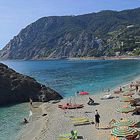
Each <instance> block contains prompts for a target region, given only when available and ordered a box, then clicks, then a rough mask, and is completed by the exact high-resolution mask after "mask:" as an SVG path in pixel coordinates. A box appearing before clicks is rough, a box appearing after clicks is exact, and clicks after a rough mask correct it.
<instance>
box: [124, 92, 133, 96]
mask: <svg viewBox="0 0 140 140" xmlns="http://www.w3.org/2000/svg"><path fill="white" fill-rule="evenodd" d="M134 94H135V93H133V92H126V93H124V94H123V96H132V95H134Z"/></svg>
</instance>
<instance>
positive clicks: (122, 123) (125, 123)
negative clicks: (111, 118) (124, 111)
mask: <svg viewBox="0 0 140 140" xmlns="http://www.w3.org/2000/svg"><path fill="white" fill-rule="evenodd" d="M135 124H136V123H135V121H133V120H130V119H122V120H118V121H117V122H115V123H114V124H113V126H115V127H120V126H129V127H134V126H135Z"/></svg>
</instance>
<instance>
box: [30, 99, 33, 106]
mask: <svg viewBox="0 0 140 140" xmlns="http://www.w3.org/2000/svg"><path fill="white" fill-rule="evenodd" d="M29 102H30V106H33V100H32V99H31V98H29Z"/></svg>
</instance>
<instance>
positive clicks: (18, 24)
mask: <svg viewBox="0 0 140 140" xmlns="http://www.w3.org/2000/svg"><path fill="white" fill-rule="evenodd" d="M137 7H140V0H0V49H1V48H3V47H4V46H5V45H6V44H7V43H8V42H9V41H10V40H11V39H12V38H13V37H14V36H16V35H17V34H18V33H19V32H20V30H21V29H22V28H25V27H26V26H27V25H28V24H30V23H32V22H34V21H36V20H38V19H39V18H41V17H44V16H57V15H59V16H62V15H79V14H86V13H91V12H98V11H101V10H118V11H120V10H124V9H133V8H137Z"/></svg>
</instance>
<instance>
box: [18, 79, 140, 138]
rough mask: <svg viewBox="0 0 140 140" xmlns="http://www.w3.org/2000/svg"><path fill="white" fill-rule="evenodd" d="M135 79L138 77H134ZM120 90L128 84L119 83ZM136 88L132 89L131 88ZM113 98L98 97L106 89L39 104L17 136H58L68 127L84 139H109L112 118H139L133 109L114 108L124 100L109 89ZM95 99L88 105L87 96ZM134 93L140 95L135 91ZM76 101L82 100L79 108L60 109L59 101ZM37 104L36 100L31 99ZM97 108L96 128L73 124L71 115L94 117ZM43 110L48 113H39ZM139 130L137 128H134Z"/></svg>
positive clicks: (92, 118)
mask: <svg viewBox="0 0 140 140" xmlns="http://www.w3.org/2000/svg"><path fill="white" fill-rule="evenodd" d="M137 81H140V80H138V79H137ZM122 87H123V90H124V89H125V88H129V85H128V84H126V85H122ZM134 92H135V91H134ZM110 93H111V94H112V96H113V97H114V98H112V99H107V100H101V97H103V96H104V95H105V94H106V93H102V94H96V95H85V96H77V97H69V98H65V99H63V100H61V101H60V102H59V103H55V104H53V103H52V102H49V103H43V104H41V105H38V106H39V107H38V108H35V109H34V111H33V119H32V121H31V122H30V123H29V124H27V126H26V128H25V129H24V130H23V131H22V133H21V135H20V137H19V138H18V140H57V139H58V137H59V135H60V134H63V133H69V132H70V131H71V130H77V131H78V136H82V137H83V139H84V140H109V139H110V136H111V135H110V133H111V129H107V128H108V126H109V122H110V121H111V120H112V119H115V120H119V119H120V118H125V117H128V118H130V119H132V120H134V121H135V122H140V115H134V116H133V115H132V113H128V114H127V115H126V114H122V113H119V112H117V111H116V109H117V108H118V107H121V106H124V105H126V104H127V103H124V102H120V99H119V96H120V97H121V95H122V94H121V95H116V94H114V93H113V90H112V91H110ZM89 97H91V98H93V99H94V101H95V103H97V104H96V105H91V106H90V105H87V102H88V100H89V99H88V98H89ZM134 97H140V96H139V95H138V94H137V93H136V92H135V95H134ZM70 100H71V101H72V103H73V102H76V103H77V104H84V107H83V108H81V109H75V110H73V109H72V110H68V109H67V110H65V111H64V110H62V109H60V108H58V105H59V104H62V103H67V102H69V101H70ZM34 106H36V103H34ZM96 109H97V110H98V112H99V114H100V116H101V118H100V121H101V122H100V129H96V128H95V125H94V124H92V123H90V124H88V125H79V126H74V125H73V123H72V121H71V117H87V118H90V120H91V121H92V120H93V121H94V115H95V110H96ZM43 114H47V115H44V116H42V115H43ZM137 129H138V130H139V131H140V128H137Z"/></svg>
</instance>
